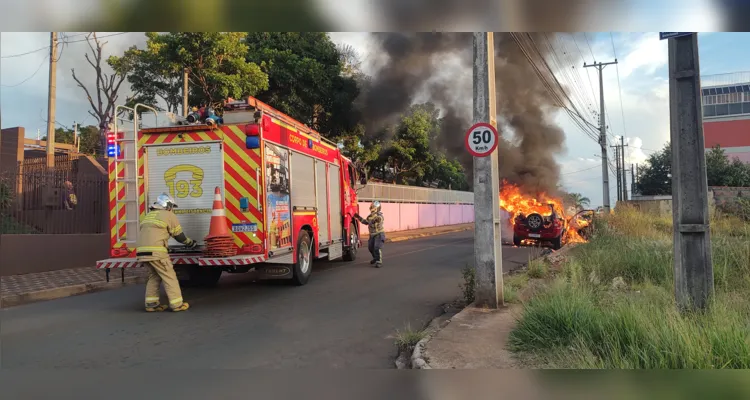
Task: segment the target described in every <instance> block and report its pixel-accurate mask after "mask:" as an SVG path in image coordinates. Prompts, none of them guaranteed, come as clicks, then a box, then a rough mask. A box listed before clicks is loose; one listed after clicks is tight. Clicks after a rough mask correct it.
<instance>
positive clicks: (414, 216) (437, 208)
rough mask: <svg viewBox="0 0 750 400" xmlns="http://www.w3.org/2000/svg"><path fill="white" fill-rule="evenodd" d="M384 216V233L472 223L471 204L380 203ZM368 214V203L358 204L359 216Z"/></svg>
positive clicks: (472, 211)
mask: <svg viewBox="0 0 750 400" xmlns="http://www.w3.org/2000/svg"><path fill="white" fill-rule="evenodd" d="M380 204H381V206H382V210H383V215H384V216H385V231H386V232H398V231H406V230H411V229H420V228H434V227H437V226H449V225H461V224H469V223H472V222H474V206H473V205H471V204H416V203H384V202H381V203H380ZM369 213H370V202H360V203H359V215H361V216H363V217H365V216H367V215H368V214H369Z"/></svg>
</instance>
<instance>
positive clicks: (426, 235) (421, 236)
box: [362, 225, 474, 243]
mask: <svg viewBox="0 0 750 400" xmlns="http://www.w3.org/2000/svg"><path fill="white" fill-rule="evenodd" d="M472 229H474V226H473V225H472V226H466V227H463V228H456V229H449V230H444V231H439V232H429V233H420V234H414V235H409V236H403V237H397V238H392V239H390V238H387V237H386V239H385V242H386V243H396V242H403V241H406V240H413V239H419V238H425V237H431V236H439V235H445V234H448V233H456V232H464V231H470V230H472ZM386 236H388V233H386ZM368 238H369V235H368V236H362V240H366V239H368Z"/></svg>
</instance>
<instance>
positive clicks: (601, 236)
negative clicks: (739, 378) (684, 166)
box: [510, 208, 750, 369]
mask: <svg viewBox="0 0 750 400" xmlns="http://www.w3.org/2000/svg"><path fill="white" fill-rule="evenodd" d="M716 218H718V219H714V220H713V221H712V247H713V262H714V278H715V286H716V295H715V296H714V298H713V301H712V304H711V306H710V308H709V309H708V310H707V311H706V312H705V313H700V314H693V315H690V314H688V315H681V314H680V313H679V312H677V307H676V306H675V302H674V294H673V293H674V291H673V269H672V268H673V267H672V264H673V258H672V257H673V256H672V240H671V238H672V226H671V221H669V220H668V219H667V218H654V217H651V216H648V215H645V214H641V213H639V212H637V211H635V210H632V209H627V208H623V209H618V212H617V213H615V214H614V215H611V216H607V217H606V218H605V219H604V220H600V221H598V222H596V223H595V229H594V235H593V236H592V240H591V241H590V242H589V243H587V244H584V245H582V246H578V247H577V248H575V249H572V250H571V252H570V253H569V255H568V257H567V260H566V262H565V263H564V264H563V270H562V273H561V274H559V275H558V277H557V279H555V280H554V281H553V282H552V283H551V284H550V285H549V286H548V288H547V289H546V291H544V292H542V293H541V294H539V293H538V294H537V295H536V296H535V297H533V298H532V299H531V300H529V301H527V302H526V303H525V307H524V311H523V314H522V316H521V318H520V319H519V322H518V325H517V327H516V328H515V329H514V331H513V332H512V333H511V337H510V345H511V348H512V349H513V350H514V351H519V352H525V353H527V354H532V355H538V356H540V357H543V358H544V359H545V360H546V361H547V362H548V366H554V367H558V368H570V367H572V368H624V369H632V368H702V369H707V368H750V330H749V329H747V327H748V326H750V300H748V298H747V296H746V293H747V291H748V290H749V289H750V241H748V240H747V236H744V234H738V232H740V233H741V232H743V231H750V225H747V224H744V223H743V224H738V223H737V222H736V221H737V220H736V219H735V220H734V221H731V220H726V219H720V218H721V217H720V216H719V215H717V216H716ZM529 272H531V266H530V269H529ZM615 278H621V281H624V282H625V283H626V285H625V287H624V288H623V287H622V286H620V285H617V286H616V287H615V285H613V284H612V281H613V280H615Z"/></svg>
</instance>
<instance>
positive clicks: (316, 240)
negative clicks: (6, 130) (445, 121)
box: [97, 97, 360, 285]
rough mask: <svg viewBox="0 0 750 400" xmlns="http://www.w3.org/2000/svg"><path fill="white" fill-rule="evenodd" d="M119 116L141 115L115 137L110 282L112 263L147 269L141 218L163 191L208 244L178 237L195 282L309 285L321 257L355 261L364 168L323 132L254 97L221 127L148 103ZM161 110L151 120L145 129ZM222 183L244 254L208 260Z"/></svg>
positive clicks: (183, 272)
mask: <svg viewBox="0 0 750 400" xmlns="http://www.w3.org/2000/svg"><path fill="white" fill-rule="evenodd" d="M115 113H116V115H120V114H121V113H126V114H129V115H131V116H132V118H133V122H132V127H130V126H128V127H122V126H117V125H118V124H117V121H115V123H114V124H113V128H112V132H111V133H110V134H109V137H108V157H109V161H108V169H109V210H110V231H111V246H110V247H111V249H110V258H108V259H106V260H101V261H98V262H97V268H99V269H106V270H107V279H109V272H110V270H111V269H123V279H124V269H125V268H133V267H139V266H140V264H139V263H138V262H137V261H136V259H135V243H136V240H137V238H138V227H139V222H140V220H141V219H142V218H143V217H144V215H145V214H146V212H147V207H148V205H149V204H151V202H153V199H155V198H156V196H158V195H159V194H161V193H169V194H170V195H171V196H172V197H173V198H174V199H175V201H176V202H177V205H178V206H179V207H178V208H176V209H175V210H174V211H175V213H176V214H177V217H178V218H179V220H180V223H181V225H182V228H183V231H184V232H185V234H186V235H187V236H188V237H190V238H192V239H195V240H197V241H198V242H199V246H198V249H197V250H195V251H193V252H190V251H187V250H186V249H185V248H184V246H181V245H180V244H179V243H178V242H176V241H174V239H171V240H170V243H169V251H170V257H171V259H172V262H173V264H174V265H175V269H176V271H177V273H178V276H179V277H180V278H181V280H183V281H184V282H185V283H189V284H197V285H212V284H215V283H216V282H217V281H218V280H219V277H220V276H221V274H222V272H229V273H247V272H252V273H254V274H256V275H257V278H258V279H290V280H292V281H293V282H294V283H295V284H297V285H304V284H305V283H307V281H308V279H309V278H310V274H311V272H312V260H313V259H328V260H336V259H339V258H343V259H344V260H345V261H353V260H354V259H355V258H356V256H357V250H358V248H359V247H360V240H359V237H360V236H359V232H360V230H359V229H360V227H359V224H358V223H357V221H356V219H354V218H353V216H354V214H355V213H356V212H357V211H358V205H357V194H356V190H355V186H356V185H357V182H358V180H357V172H356V170H355V168H354V167H353V165H352V163H351V161H350V160H349V159H347V158H346V157H345V156H343V155H342V154H341V151H340V150H339V148H338V146H337V145H336V144H334V143H332V142H329V141H327V140H325V139H324V138H323V137H321V135H320V134H319V133H317V132H315V131H313V130H312V129H310V128H309V127H307V126H305V125H303V124H302V123H299V122H298V121H295V120H294V119H292V118H291V117H289V116H287V115H285V114H283V113H281V112H279V111H277V110H275V109H273V108H272V107H270V106H268V105H267V104H265V103H263V102H261V101H259V100H257V99H255V98H252V97H251V98H249V99H248V100H246V101H235V102H232V103H229V104H227V106H226V110H225V112H224V114H223V116H222V118H223V123H220V124H218V125H216V124H212V123H210V122H211V121H207V122H208V123H207V124H203V125H195V124H192V125H185V122H182V121H178V120H177V119H178V118H177V117H175V116H174V115H171V116H169V118H167V117H165V115H166V114H163V113H159V112H158V111H157V110H155V109H154V108H152V107H149V106H146V105H142V104H138V105H136V106H135V107H133V108H129V107H125V106H117V107H116V110H115ZM151 114H152V115H153V116H154V117H155V122H154V123H153V124H152V125H153V126H150V127H144V126H146V124H145V122H144V121H145V117H146V115H149V116H150V115H151ZM121 125H122V124H121ZM128 125H130V124H128ZM142 125H143V126H142ZM123 128H125V129H123ZM127 128H130V129H127ZM216 187H219V188H220V190H221V194H222V200H223V205H224V209H225V215H226V220H227V225H228V230H229V231H230V232H231V235H232V239H233V241H234V246H235V250H236V255H234V256H229V257H218V258H217V257H204V256H203V249H204V247H205V243H204V242H203V239H204V237H205V236H206V234H207V233H208V232H209V223H210V220H211V211H212V204H213V200H214V190H215V188H216Z"/></svg>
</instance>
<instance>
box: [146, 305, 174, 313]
mask: <svg viewBox="0 0 750 400" xmlns="http://www.w3.org/2000/svg"><path fill="white" fill-rule="evenodd" d="M167 308H169V307H167V306H165V305H164V304H159V305H157V306H154V307H146V312H162V311H164V310H166V309H167Z"/></svg>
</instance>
